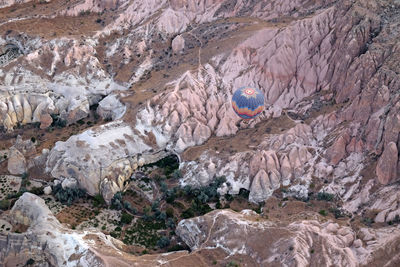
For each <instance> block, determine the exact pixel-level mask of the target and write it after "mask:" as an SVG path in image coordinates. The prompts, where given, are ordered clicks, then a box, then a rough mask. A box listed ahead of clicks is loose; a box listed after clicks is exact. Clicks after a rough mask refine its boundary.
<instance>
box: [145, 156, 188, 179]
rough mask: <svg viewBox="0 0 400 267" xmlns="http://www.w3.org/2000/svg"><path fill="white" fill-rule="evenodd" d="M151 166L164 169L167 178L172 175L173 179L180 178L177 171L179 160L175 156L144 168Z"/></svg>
mask: <svg viewBox="0 0 400 267" xmlns="http://www.w3.org/2000/svg"><path fill="white" fill-rule="evenodd" d="M153 166H157V167H159V168H162V169H164V174H165V176H167V177H170V176H171V175H172V176H173V177H174V178H176V179H179V178H180V177H181V176H182V174H181V172H180V171H179V158H178V157H177V156H176V155H169V156H167V157H165V158H163V159H160V160H159V161H157V162H155V163H151V164H148V165H146V166H145V167H153Z"/></svg>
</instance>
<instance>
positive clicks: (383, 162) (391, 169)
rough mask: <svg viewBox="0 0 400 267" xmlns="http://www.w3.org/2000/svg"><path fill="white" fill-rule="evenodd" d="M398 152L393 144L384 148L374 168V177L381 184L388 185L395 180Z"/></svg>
mask: <svg viewBox="0 0 400 267" xmlns="http://www.w3.org/2000/svg"><path fill="white" fill-rule="evenodd" d="M397 160H398V150H397V146H396V144H395V143H394V142H390V143H389V144H387V146H386V147H385V149H384V151H383V153H382V155H381V157H380V158H379V160H378V164H377V166H376V175H377V177H378V181H379V182H380V183H381V184H384V185H386V184H388V183H390V182H393V181H395V180H397Z"/></svg>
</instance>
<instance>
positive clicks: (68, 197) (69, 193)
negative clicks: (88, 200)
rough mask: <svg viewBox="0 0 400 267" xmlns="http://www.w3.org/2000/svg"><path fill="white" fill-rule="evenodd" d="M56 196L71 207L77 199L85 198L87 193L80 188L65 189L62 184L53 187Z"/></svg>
mask: <svg viewBox="0 0 400 267" xmlns="http://www.w3.org/2000/svg"><path fill="white" fill-rule="evenodd" d="M52 189H53V193H54V196H55V197H56V198H57V199H58V200H59V201H61V202H62V203H64V204H67V205H71V204H72V203H73V202H74V201H75V200H76V199H78V198H81V197H84V196H85V195H86V191H85V190H83V189H80V188H65V189H63V188H62V186H61V184H58V185H56V186H53V188H52Z"/></svg>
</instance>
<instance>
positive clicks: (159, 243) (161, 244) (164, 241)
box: [157, 236, 170, 248]
mask: <svg viewBox="0 0 400 267" xmlns="http://www.w3.org/2000/svg"><path fill="white" fill-rule="evenodd" d="M169 244H170V240H169V238H168V237H166V236H163V237H161V238H160V239H158V241H157V247H159V248H165V247H168V246H169Z"/></svg>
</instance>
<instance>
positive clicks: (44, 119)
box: [40, 113, 53, 129]
mask: <svg viewBox="0 0 400 267" xmlns="http://www.w3.org/2000/svg"><path fill="white" fill-rule="evenodd" d="M52 123H53V118H52V117H51V116H50V115H49V114H47V113H46V114H43V115H42V116H40V129H46V128H48V127H49V126H50V125H51V124H52Z"/></svg>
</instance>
